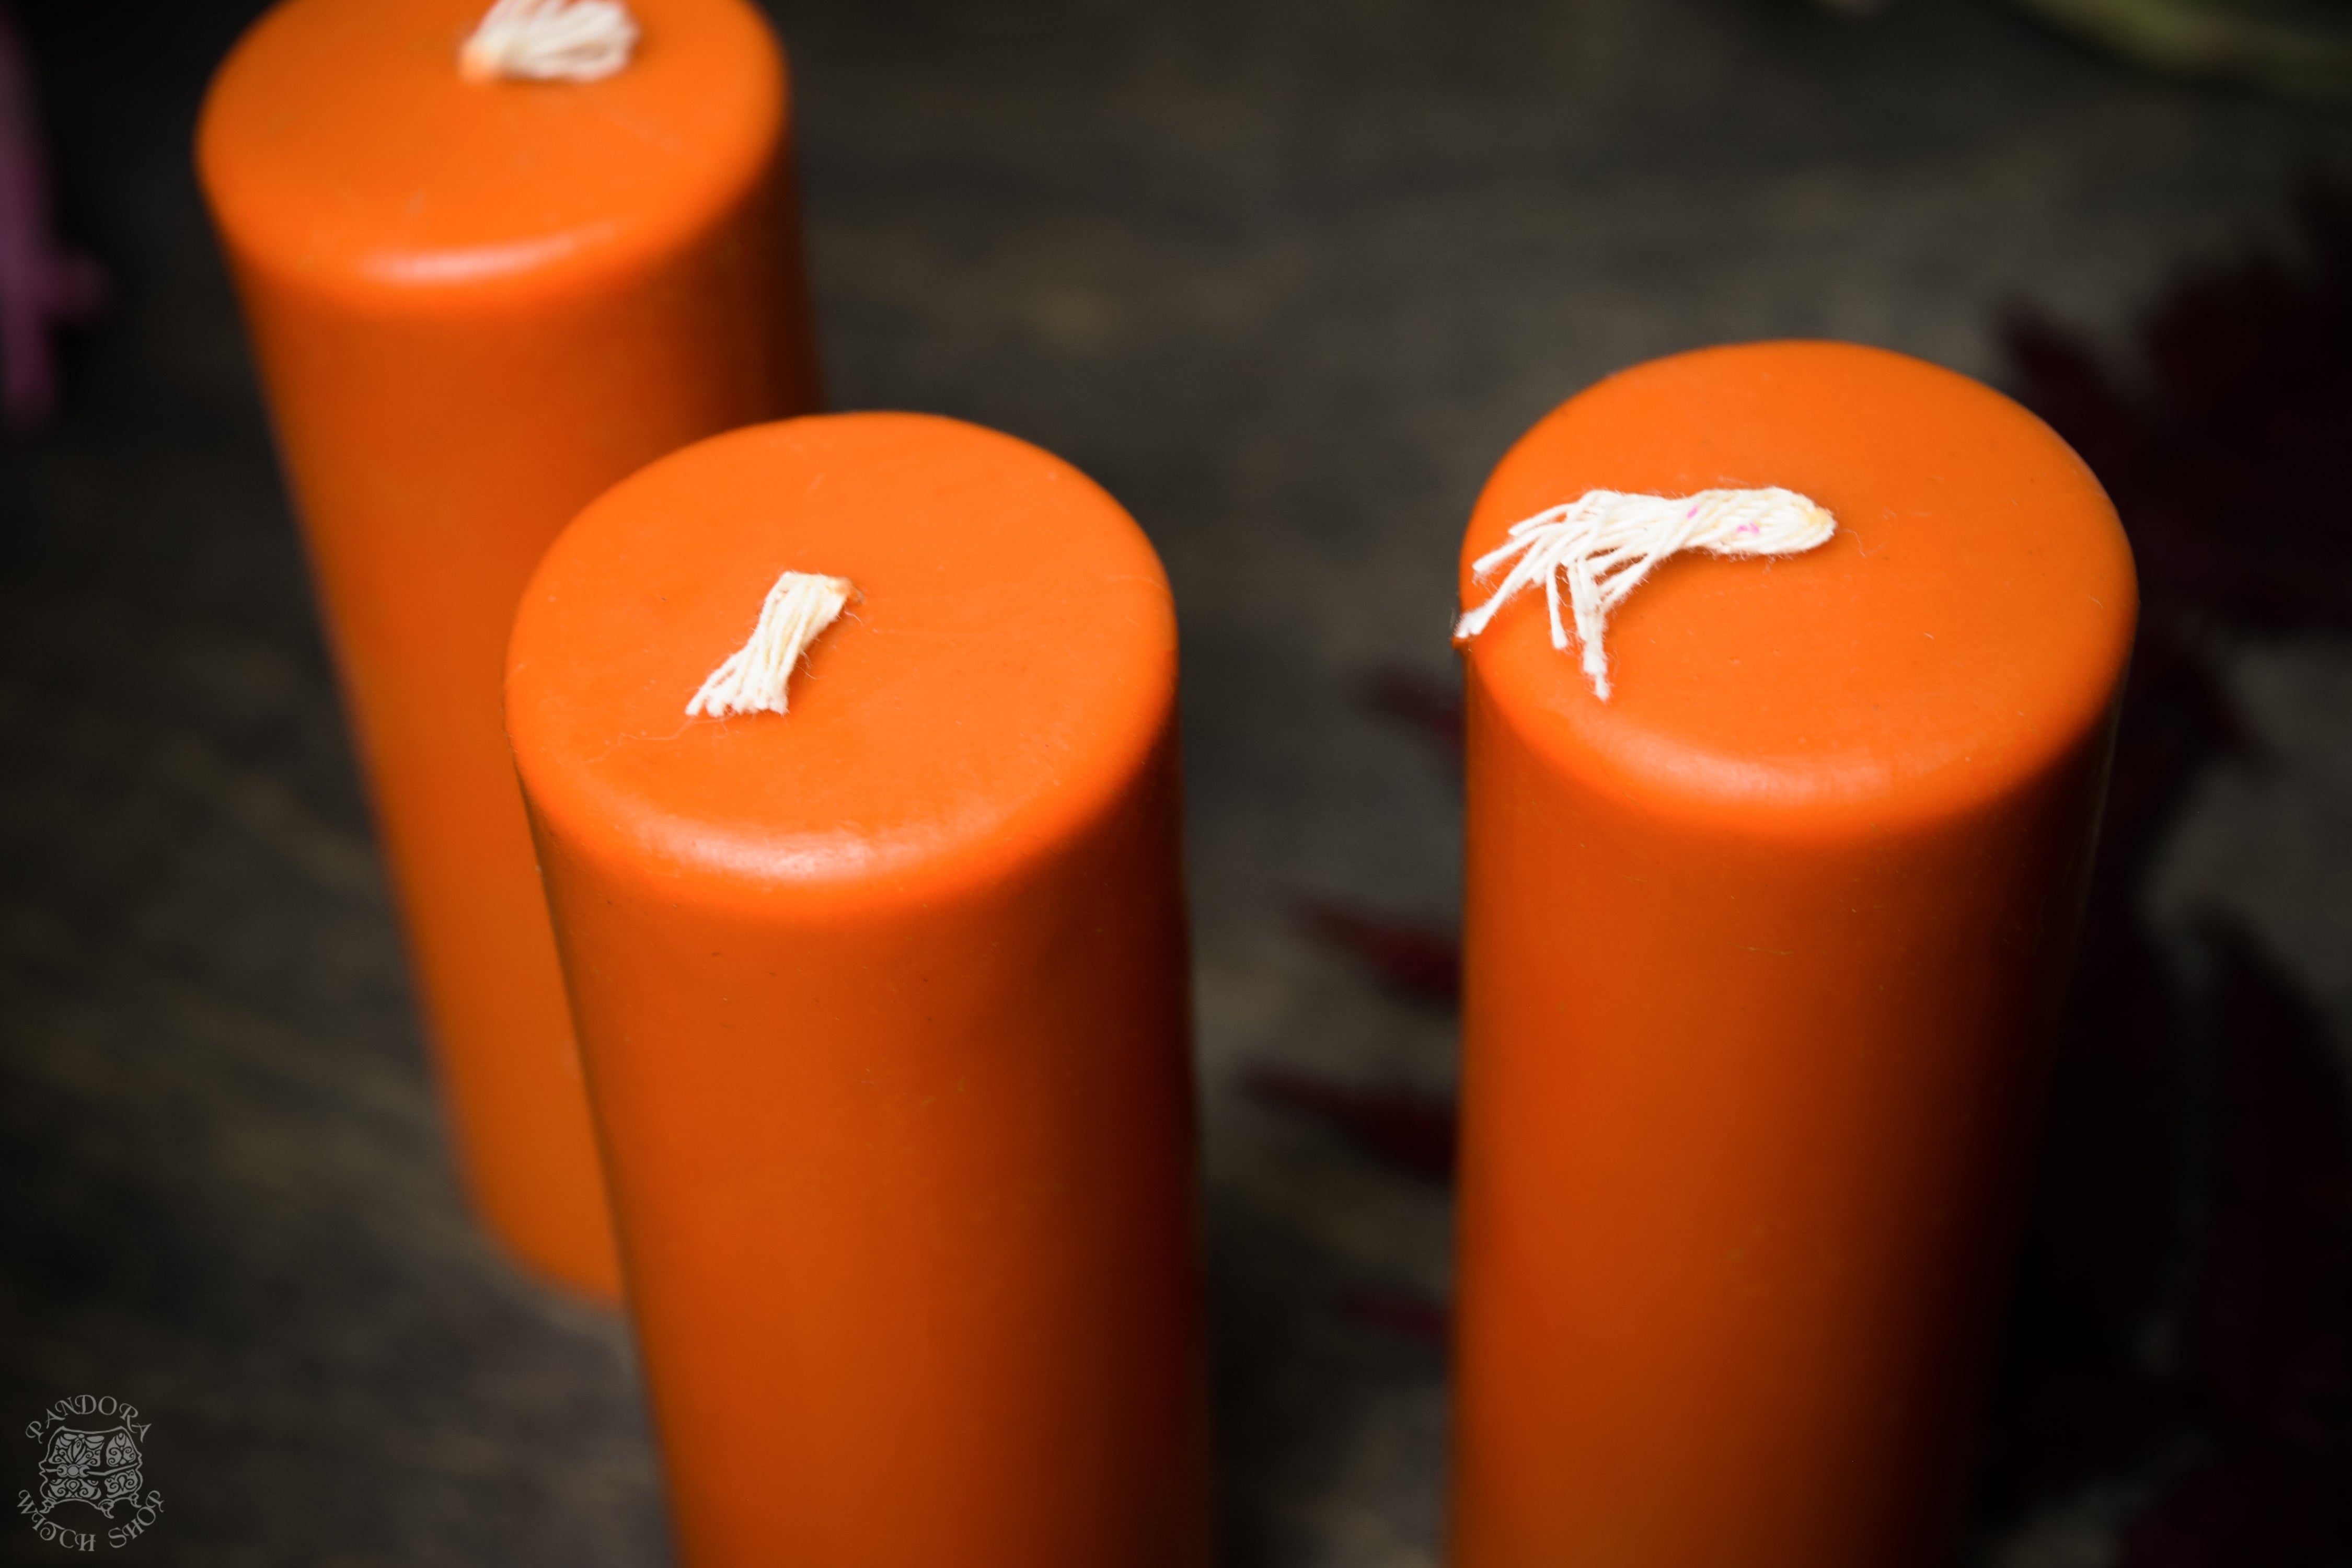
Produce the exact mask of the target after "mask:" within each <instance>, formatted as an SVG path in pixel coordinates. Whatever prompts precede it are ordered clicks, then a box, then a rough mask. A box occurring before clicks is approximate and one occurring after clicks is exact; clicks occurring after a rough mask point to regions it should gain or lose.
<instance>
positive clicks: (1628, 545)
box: [1454, 486, 1837, 702]
mask: <svg viewBox="0 0 2352 1568" xmlns="http://www.w3.org/2000/svg"><path fill="white" fill-rule="evenodd" d="M1836 532H1837V519H1835V518H1834V517H1832V516H1831V515H1830V513H1829V510H1828V509H1827V508H1825V507H1822V506H1821V505H1819V504H1817V503H1815V502H1814V501H1812V500H1810V499H1809V498H1807V497H1804V496H1801V495H1799V494H1798V493H1797V492H1796V491H1794V490H1784V489H1780V487H1778V486H1772V487H1769V488H1768V489H1748V490H1701V491H1699V492H1698V493H1697V494H1696V495H1688V496H1650V495H1631V494H1627V493H1625V492H1622V491H1620V490H1587V491H1586V492H1585V493H1584V494H1582V495H1581V496H1579V497H1578V498H1577V499H1576V500H1572V501H1570V502H1569V503H1568V504H1566V505H1565V506H1556V507H1553V508H1552V509H1551V510H1549V511H1539V512H1538V513H1536V515H1535V516H1533V517H1530V518H1525V519H1522V520H1521V521H1517V522H1515V523H1513V524H1512V525H1511V531H1510V537H1509V538H1508V539H1507V541H1506V542H1504V543H1503V545H1502V546H1501V547H1500V548H1499V549H1496V550H1492V551H1489V552H1487V553H1486V554H1485V555H1482V556H1480V557H1479V558H1478V560H1477V561H1476V562H1475V563H1472V565H1471V569H1470V572H1471V576H1472V577H1473V579H1474V580H1475V581H1477V582H1480V583H1484V582H1485V581H1486V579H1487V578H1488V577H1490V576H1491V575H1493V574H1494V573H1495V571H1496V569H1497V568H1498V567H1500V566H1501V565H1502V564H1503V563H1505V562H1511V569H1510V571H1509V572H1508V573H1507V574H1506V575H1505V576H1504V578H1503V580H1502V582H1501V584H1498V585H1497V586H1496V589H1495V592H1494V593H1493V594H1492V595H1489V596H1488V597H1487V599H1486V603H1485V604H1483V605H1479V606H1478V607H1477V608H1476V609H1474V610H1471V611H1468V612H1467V613H1465V615H1464V616H1463V617H1462V618H1461V619H1460V620H1459V621H1456V622H1455V623H1454V641H1456V642H1468V641H1469V640H1470V639H1471V638H1472V637H1476V636H1477V635H1478V634H1479V633H1480V632H1483V631H1485V630H1486V625H1487V623H1488V622H1490V621H1492V620H1493V619H1494V618H1495V612H1496V611H1497V610H1499V609H1501V608H1502V607H1503V606H1504V605H1506V604H1507V603H1509V602H1510V600H1511V599H1513V598H1514V597H1516V596H1517V595H1518V593H1519V591H1520V590H1521V589H1523V588H1532V587H1535V586H1537V585H1538V584H1540V585H1541V586H1542V588H1543V591H1544V603H1545V605H1546V606H1547V607H1548V608H1549V610H1550V612H1551V646H1552V647H1556V648H1558V649H1559V650H1560V651H1561V652H1562V653H1565V652H1567V651H1568V626H1567V624H1566V622H1565V621H1563V619H1562V617H1561V616H1560V584H1562V583H1565V584H1567V585H1568V604H1569V609H1570V619H1573V620H1574V622H1575V623H1576V640H1577V641H1578V642H1579V643H1580V644H1581V645H1582V647H1583V649H1584V673H1585V674H1586V676H1588V677H1589V678H1590V679H1591V681H1592V694H1593V695H1594V696H1595V697H1598V698H1599V699H1601V701H1603V702H1606V701H1608V700H1609V694H1610V685H1609V654H1608V650H1607V649H1606V647H1603V646H1602V642H1601V637H1602V634H1603V633H1604V632H1605V631H1606V629H1607V627H1608V625H1609V615H1610V612H1611V611H1612V610H1614V609H1615V608H1616V607H1617V606H1618V605H1622V604H1623V603H1624V602H1625V600H1626V598H1627V596H1628V595H1631V594H1632V593H1633V590H1634V589H1636V588H1638V587H1640V586H1641V585H1642V581H1643V578H1645V577H1647V576H1649V574H1650V573H1651V570H1652V569H1653V568H1654V567H1655V566H1656V565H1657V564H1658V563H1660V562H1662V561H1664V560H1665V559H1666V558H1667V557H1669V556H1671V555H1676V554H1679V553H1681V552H1683V551H1685V550H1705V551H1707V552H1710V553H1712V554H1716V555H1798V554H1801V553H1803V552H1805V551H1808V550H1811V549H1814V548H1816V547H1817V546H1820V545H1822V544H1825V543H1827V542H1829V540H1830V537H1831V535H1832V534H1834V533H1836ZM1515 556H1516V557H1517V560H1515V561H1514V560H1513V557H1515Z"/></svg>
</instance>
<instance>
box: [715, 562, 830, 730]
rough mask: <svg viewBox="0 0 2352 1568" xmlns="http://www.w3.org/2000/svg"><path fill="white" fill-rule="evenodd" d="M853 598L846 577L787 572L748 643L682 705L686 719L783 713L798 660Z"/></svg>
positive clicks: (771, 593)
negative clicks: (785, 690)
mask: <svg viewBox="0 0 2352 1568" xmlns="http://www.w3.org/2000/svg"><path fill="white" fill-rule="evenodd" d="M856 596H857V590H856V587H855V586H853V585H852V584H851V583H850V581H849V579H848V578H846V577H823V576H819V575H817V574H814V573H810V572H787V573H785V574H783V575H782V576H781V577H779V578H777V579H776V585H775V586H774V587H772V588H771V589H769V590H768V598H767V602H766V603H765V604H763V605H761V606H760V624H759V625H758V626H755V627H753V628H752V631H751V641H749V642H747V643H745V644H744V645H743V646H742V647H739V648H737V649H736V650H735V651H734V652H733V653H731V654H730V655H728V656H727V660H726V662H725V663H723V664H721V665H720V666H719V668H717V669H714V670H712V671H711V672H710V679H708V680H706V681H704V682H703V683H702V689H701V690H699V691H698V692H696V693H695V694H694V700H693V701H691V702H689V703H688V704H687V705H686V716H687V717H688V718H689V719H692V718H696V717H698V716H700V715H702V714H709V716H710V717H711V718H713V719H724V718H726V717H727V716H728V715H729V714H730V713H782V712H783V711H784V710H785V707H784V688H785V686H786V685H787V684H788V683H789V682H790V681H791V680H792V678H793V669H794V668H796V667H797V666H798V665H799V664H800V661H801V655H802V654H803V653H805V652H807V651H808V646H809V644H811V643H813V642H814V641H816V639H817V635H818V634H819V633H820V632H822V631H824V628H825V627H827V626H831V625H833V623H834V621H835V617H837V616H840V614H841V611H842V607H843V606H844V605H847V604H848V603H849V601H850V600H852V599H853V598H856Z"/></svg>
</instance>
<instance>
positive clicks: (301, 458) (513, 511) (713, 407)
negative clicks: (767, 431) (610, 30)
mask: <svg viewBox="0 0 2352 1568" xmlns="http://www.w3.org/2000/svg"><path fill="white" fill-rule="evenodd" d="M630 4H631V6H632V7H633V10H634V14H635V23H636V26H637V32H638V37H637V38H636V40H635V49H634V52H633V53H632V54H630V55H629V57H628V58H627V61H626V63H625V65H624V66H622V67H621V68H620V69H618V70H617V71H616V72H614V74H612V75H610V76H609V77H607V78H605V79H601V80H593V81H575V80H560V79H559V80H517V79H488V80H472V79H466V78H465V77H464V76H461V74H460V71H459V66H458V56H459V49H460V45H461V42H463V41H464V40H466V39H467V37H468V34H469V30H470V29H472V28H473V27H474V26H475V24H476V23H477V22H478V20H480V18H481V17H482V16H483V15H484V13H485V12H486V11H487V10H488V0H290V3H289V4H286V5H280V6H278V8H277V9H275V10H273V11H271V12H270V13H269V14H268V16H264V17H263V18H262V19H261V21H260V22H259V23H258V24H257V25H256V26H254V28H253V30H252V31H251V32H250V33H248V34H247V36H246V37H245V39H244V40H243V41H242V42H241V43H240V44H239V45H238V46H237V47H236V52H235V53H233V54H232V55H231V56H230V57H229V58H228V60H227V62H226V64H225V65H223V66H222V68H221V70H220V73H219V76H218V78H217V79H215V82H214V84H213V89H212V93H211V96H210V98H209V99H208V100H207V101H206V103H205V111H204V120H203V125H202V128H201V130H200V132H199V133H198V140H197V163H198V165H199V169H200V172H201V174H202V176H203V181H204V185H205V194H206V195H207V197H208V198H209V199H210V201H211V203H212V207H213V212H214V215H215V219H216V221H217V223H218V225H219V228H220V231H221V234H222V237H223V239H224V241H225V243H226V248H227V251H228V256H229V259H230V262H231V265H232V268H233V269H234V271H235V274H236V282H237V286H238V289H239V291H240V293H241V294H242V296H243V299H244V303H245V309H246V314H247V322H248V324H249V326H250V328H251V331H252V335H253V342H254V347H255V351H256V355H257V359H258V361H259V363H260V369H261V373H262V379H263V383H264V385H265V387H266V389H267V391H268V399H269V405H270V411H271V414H272V416H274V419H275V423H276V426H277V429H278V440H279V445H280V449H281V453H282V456H283V458H284V461H285V465H286V470H287V475H288V478H289V482H290V485H291V488H292V489H293V492H294V498H295V501H296V508H297V510H298V511H299V514H300V516H301V520H302V522H303V525H304V531H305V536H306V540H307V542H308V544H309V547H310V558H311V564H312V567H313V571H314V574H315V575H316V579H317V583H318V588H319V595H320V601H321V605H322V607H323V610H324V614H325V620H326V626H327V631H328V634H329V637H330V640H331V644H332V646H333V648H334V651H335V655H336V658H337V663H338V667H339V668H340V671H341V678H342V682H343V688H344V693H345V698H346V701H347V703H348V706H349V710H350V713H351V717H352V725H353V728H354V730H355V731H356V733H357V738H358V741H359V744H360V750H361V752H362V760H363V763H364V765H365V768H366V771H367V774H368V780H369V783H370V785H371V787H372V792H373V798H374V802H375V807H376V812H377V816H378V822H379V826H380V828H381V831H382V834H383V844H384V849H385V854H386V857H387V858H388V860H389V862H390V866H391V869H392V873H393V880H394V887H395V889H396V892H397V894H398V897H399V901H400V904H401V907H402V910H403V914H404V921H405V925H406V930H407V935H408V941H409V947H410V952H411V956H412V959H413V961H414V963H415V973H416V980H417V988H418V991H419V993H420V998H421V1002H422V1005H423V1011H424V1014H425V1021H426V1024H427V1026H428V1032H429V1033H430V1034H431V1036H432V1037H433V1039H434V1041H435V1043H436V1047H437V1055H438V1059H439V1065H440V1068H441V1073H442V1079H443V1083H444V1087H445V1089H446V1095H447V1099H448V1102H449V1105H450V1107H451V1110H452V1112H453V1119H454V1121H455V1123H456V1131H457V1146H458V1149H459V1151H460V1153H461V1156H462V1160H463V1163H464V1165H465V1168H466V1170H467V1173H468V1175H469V1177H470V1180H471V1184H472V1187H473V1191H474V1194H475V1196H476V1199H477V1202H478V1205H479V1206H480V1208H481V1210H482V1212H483V1213H484V1214H485V1215H487V1216H488V1220H489V1221H490V1224H491V1226H492V1227H493V1228H494V1229H495V1230H496V1231H497V1232H498V1233H499V1234H500V1235H501V1236H502V1237H504V1238H505V1239H506V1240H507V1241H508V1242H509V1244H510V1245H511V1246H512V1247H513V1248H514V1249H515V1251H516V1252H517V1253H519V1254H520V1256H521V1257H522V1258H524V1259H526V1260H527V1261H529V1262H530V1263H531V1264H532V1265H534V1266H536V1267H537V1268H541V1269H542V1270H544V1271H546V1272H547V1273H549V1274H551V1275H553V1276H554V1277H556V1278H557V1279H562V1280H565V1281H568V1282H569V1283H571V1284H572V1285H574V1286H576V1287H579V1288H581V1289H586V1290H589V1291H591V1292H593V1293H596V1294H600V1295H607V1296H609V1295H611V1294H613V1293H614V1291H615V1290H616V1289H618V1273H617V1263H616V1260H615V1258H614V1250H613V1242H612V1237H611V1223H610V1220H609V1218H608V1216H607V1213H606V1208H605V1204H604V1193H603V1187H602V1182H601V1177H600V1176H599V1174H598V1172H597V1167H596V1156H595V1147H594V1142H593V1136H592V1133H591V1131H590V1127H589V1121H588V1112H587V1107H586V1103H585V1100H584V1098H583V1091H582V1088H581V1083H580V1072H579V1066H578V1060H577V1053H576V1052H575V1050H574V1048H573V1046H572V1033H571V1025H570V1021H569V1018H568V1016H567V1015H566V1012H565V1008H564V1001H563V993H562V978H561V975H560V973H559V972H558V970H557V967H556V960H555V950H554V945H553V942H552V941H551V938H550V935H549V931H548V926H547V916H546V912H545V906H544V903H543V901H542V899H541V892H540V888H539V879H538V875H537V873H536V871H535V869H534V868H533V866H532V862H531V850H530V837H529V831H528V828H527V826H526V825H525V821H524V817H523V813H522V806H521V802H520V798H519V796H518V795H517V794H516V791H515V784H514V774H513V765H512V763H511V761H510V760H509V755H508V752H507V747H506V741H505V737H504V734H503V732H502V731H501V729H500V723H499V676H500V671H501V668H502V661H503V656H504V651H505V646H506V637H507V632H508V630H509V627H510V626H511V625H512V622H513V616H514V606H515V602H516V600H517V598H518V597H519V596H520V594H521V591H522V586H523V584H524V582H525V581H526V579H527V578H528V577H529V575H530V570H531V567H532V566H533V564H534V563H536V562H537V561H538V559H539V556H540V553H541V552H542V551H543V550H544V549H545V548H546V547H547V544H548V542H549V541H550V540H551V539H553V538H554V537H555V535H556V533H557V532H558V531H560V530H561V529H562V525H563V524H564V523H565V522H566V521H570V519H571V518H572V515H573V514H575V513H576V512H577V511H578V510H580V509H581V508H582V507H583V506H584V505H586V504H587V502H588V501H589V500H593V498H594V497H595V496H596V494H597V493H598V492H599V491H601V490H603V489H605V488H606V487H607V486H609V485H611V484H612V483H614V481H615V480H617V479H621V478H622V477H624V476H625V475H626V474H628V473H630V472H631V471H632V470H634V469H635V468H638V467H640V466H642V465H643V464H645V463H646V462H647V461H649V460H651V459H652V458H656V457H659V456H660V455H661V454H663V453H664V452H667V451H671V450H674V449H675V448H677V447H680V446H682V445H684V444H686V443H687V442H689V441H693V440H696V439H698V438H699V437H703V436H707V435H709V434H710V433H712V432H714V431H717V430H722V429H726V428H729V427H730V426H736V425H740V424H744V423H748V422H750V421H752V420H757V419H763V418H771V417H773V416H778V415H781V414H790V413H796V412H800V411H803V410H805V409H808V408H810V407H813V406H814V405H815V402H816V396H817V394H816V380H815V368H814V359H813V357H812V354H811V351H810V346H809V343H810V339H809V331H808V326H807V322H806V319H805V317H806V308H805V302H804V297H803V284H802V281H801V273H800V261H799V253H798V243H799V242H798V239H797V237H796V221H797V220H796V218H795V216H794V207H793V192H792V185H791V160H790V155H789V146H788V141H787V114H786V99H785V83H784V75H783V64H782V58H781V56H780V55H779V53H778V51H777V48H776V46H775V43H774V40H773V39H772V37H771V36H770V35H769V33H768V30H767V28H766V26H764V24H762V23H761V20H760V19H759V17H758V15H757V13H755V12H754V11H753V10H752V9H751V6H750V5H745V4H743V3H742V0H630Z"/></svg>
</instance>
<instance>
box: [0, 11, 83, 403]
mask: <svg viewBox="0 0 2352 1568" xmlns="http://www.w3.org/2000/svg"><path fill="white" fill-rule="evenodd" d="M49 216H50V215H49V177H48V167H47V149H46V148H44V147H43V145H42V142H41V126H40V118H39V114H38V111H37V104H36V102H35V98H34V91H33V63H32V57H31V56H30V55H29V54H27V53H26V49H25V45H24V38H23V35H21V34H20V33H18V32H17V31H16V26H15V24H14V23H13V21H12V20H11V18H10V17H9V16H8V13H7V12H6V11H5V9H0V425H5V426H8V427H9V428H11V429H20V430H21V429H26V428H30V427H31V426H37V425H39V424H40V423H42V422H43V421H44V420H46V419H47V417H48V416H49V414H50V412H51V410H53V409H54V408H55V407H56V406H57V401H58V373H57V360H56V358H55V357H54V356H53V354H52V353H51V352H50V348H49V331H50V329H51V328H52V327H55V326H58V325H61V324H63V323H66V322H70V321H79V320H81V319H82V318H84V317H86V316H88V315H89V314H91V313H92V312H93V311H95V310H97V309H98V305H99V301H100V298H101V297H102V296H103V294H104V292H105V282H104V279H103V278H102V277H101V276H100V272H99V270H98V267H97V264H96V263H94V262H92V261H91V260H89V258H87V257H83V256H77V255H75V254H73V253H72V252H70V251H68V250H65V249H63V248H61V247H59V246H58V243H57V241H56V238H55V237H53V236H52V235H51V234H50V232H49Z"/></svg>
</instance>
